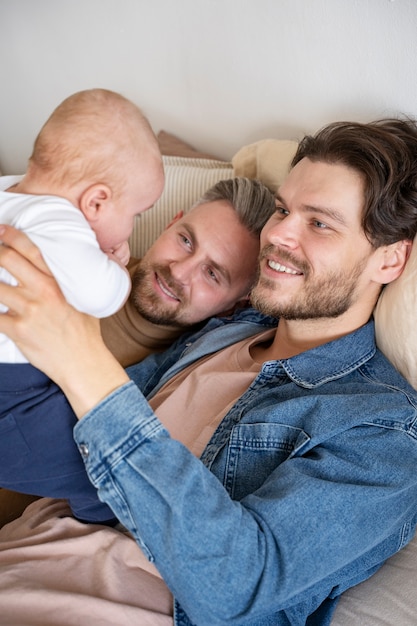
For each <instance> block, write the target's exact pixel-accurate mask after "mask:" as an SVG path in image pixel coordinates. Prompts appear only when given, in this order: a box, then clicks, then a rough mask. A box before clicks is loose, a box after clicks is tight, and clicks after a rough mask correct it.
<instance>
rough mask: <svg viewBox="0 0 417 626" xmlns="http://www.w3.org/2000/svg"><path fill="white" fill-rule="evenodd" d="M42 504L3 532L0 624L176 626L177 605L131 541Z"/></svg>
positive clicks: (60, 504) (61, 506)
mask: <svg viewBox="0 0 417 626" xmlns="http://www.w3.org/2000/svg"><path fill="white" fill-rule="evenodd" d="M70 515H71V513H70V509H69V508H68V505H67V504H66V502H65V501H63V500H53V499H50V498H43V499H41V500H37V501H36V502H34V503H33V504H31V505H29V506H28V507H27V509H26V511H25V512H24V514H23V515H22V516H21V517H20V518H19V519H17V520H14V521H13V522H11V523H9V524H6V525H5V526H4V527H3V528H2V529H1V530H0V622H1V624H2V625H5V626H6V625H7V626H12V625H15V626H17V625H19V626H22V625H23V624H24V625H25V626H81V625H83V624H94V626H115V625H117V626H133V625H135V626H138V625H140V626H148V625H149V626H151V625H152V626H172V623H173V621H172V597H171V595H170V593H169V592H168V590H167V588H166V586H165V584H164V583H163V581H162V580H161V578H160V577H159V575H158V573H157V572H156V570H154V569H153V566H152V565H151V564H150V563H148V561H147V560H146V558H145V557H144V555H143V554H142V552H141V551H140V549H139V548H138V547H137V545H136V544H135V542H134V541H133V539H131V538H130V536H129V535H128V533H124V532H120V531H118V530H115V529H112V528H107V527H104V526H100V525H86V524H81V523H80V522H77V521H76V520H74V519H73V518H72V517H71V516H70Z"/></svg>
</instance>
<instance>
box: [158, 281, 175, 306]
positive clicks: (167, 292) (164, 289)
mask: <svg viewBox="0 0 417 626" xmlns="http://www.w3.org/2000/svg"><path fill="white" fill-rule="evenodd" d="M156 282H157V283H158V285H159V288H160V290H161V291H162V292H163V293H164V294H165V295H166V296H168V298H171V299H172V300H176V301H177V302H180V299H179V298H178V296H177V295H176V294H175V293H173V292H172V291H171V290H170V289H168V287H167V286H166V285H165V284H164V283H163V282H162V280H161V279H160V278H159V276H156Z"/></svg>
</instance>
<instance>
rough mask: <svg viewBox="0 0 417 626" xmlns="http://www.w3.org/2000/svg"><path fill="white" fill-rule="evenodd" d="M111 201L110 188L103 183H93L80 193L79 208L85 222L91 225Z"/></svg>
mask: <svg viewBox="0 0 417 626" xmlns="http://www.w3.org/2000/svg"><path fill="white" fill-rule="evenodd" d="M111 201H112V191H111V189H110V187H109V186H108V185H105V184H103V183H95V184H94V185H90V187H87V189H85V190H84V191H83V192H82V194H81V197H80V201H79V206H80V209H81V211H82V213H83V214H84V217H85V218H86V220H87V221H88V222H89V223H92V222H95V221H96V220H97V219H98V218H99V215H100V213H101V212H102V211H103V209H105V208H106V206H107V204H108V203H109V202H111Z"/></svg>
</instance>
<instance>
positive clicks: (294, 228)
mask: <svg viewBox="0 0 417 626" xmlns="http://www.w3.org/2000/svg"><path fill="white" fill-rule="evenodd" d="M262 235H263V240H264V241H263V243H264V244H265V243H270V244H272V245H274V246H285V247H287V248H291V249H294V248H297V247H298V245H299V243H300V239H301V236H302V233H301V223H300V220H299V219H298V217H297V216H292V215H287V216H286V217H285V218H284V219H282V220H281V221H279V222H271V223H270V224H269V225H268V224H266V226H265V228H264V231H263V233H262Z"/></svg>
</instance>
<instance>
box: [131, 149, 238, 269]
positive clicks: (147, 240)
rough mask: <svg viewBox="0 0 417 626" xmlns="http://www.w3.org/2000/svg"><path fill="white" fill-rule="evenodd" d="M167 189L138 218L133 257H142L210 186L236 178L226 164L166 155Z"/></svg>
mask: <svg viewBox="0 0 417 626" xmlns="http://www.w3.org/2000/svg"><path fill="white" fill-rule="evenodd" d="M162 159H163V162H164V169H165V188H164V191H163V193H162V196H161V197H160V199H159V200H158V201H157V202H156V203H155V204H154V206H153V207H152V208H151V209H149V211H146V212H145V213H142V214H141V215H140V216H139V217H137V218H136V222H135V226H134V229H133V233H132V235H131V237H130V240H129V243H130V249H131V254H132V256H133V257H137V258H140V257H142V256H143V255H144V253H145V252H146V250H147V249H148V248H149V247H150V246H151V245H152V244H153V242H154V241H155V239H157V238H158V237H159V235H160V234H161V232H162V231H163V230H164V228H165V227H166V226H167V225H168V224H169V223H170V221H171V220H172V219H173V218H174V217H175V215H177V213H178V212H179V211H184V213H186V212H187V211H188V210H189V209H190V208H191V207H192V205H193V204H194V203H195V202H196V201H197V200H198V199H199V198H200V197H201V196H202V195H203V193H204V192H205V191H207V189H209V187H212V186H213V185H215V184H216V183H217V182H218V181H219V180H223V179H226V178H232V177H233V167H232V164H231V163H228V162H226V161H216V160H214V159H213V160H211V159H194V158H187V157H176V156H163V157H162Z"/></svg>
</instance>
